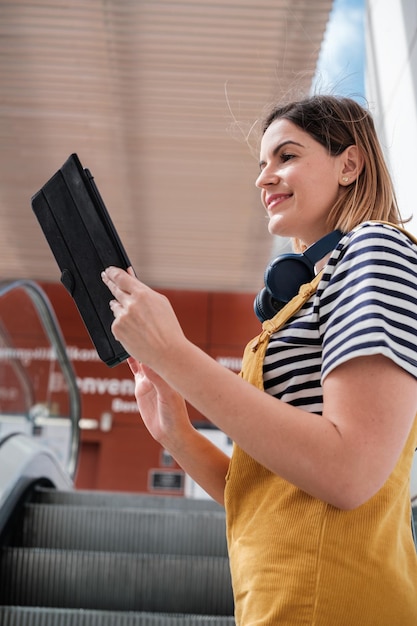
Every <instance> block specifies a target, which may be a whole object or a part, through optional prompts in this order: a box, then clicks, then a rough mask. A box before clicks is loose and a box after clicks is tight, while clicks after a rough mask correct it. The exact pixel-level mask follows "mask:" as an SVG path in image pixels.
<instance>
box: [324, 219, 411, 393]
mask: <svg viewBox="0 0 417 626" xmlns="http://www.w3.org/2000/svg"><path fill="white" fill-rule="evenodd" d="M340 243H341V245H339V247H338V252H337V254H335V255H334V256H332V258H331V260H330V261H329V265H328V274H329V275H328V283H327V285H326V287H325V288H324V290H323V292H322V294H321V297H320V311H319V319H320V322H319V323H320V334H321V337H322V342H323V343H322V345H323V362H322V376H321V377H322V381H323V380H324V378H325V377H326V376H327V375H328V374H329V372H331V371H332V370H333V369H334V368H335V367H337V366H338V365H340V364H342V363H344V362H346V361H348V360H350V359H353V358H355V357H358V356H365V355H373V354H383V355H384V356H386V357H388V358H389V359H391V360H392V361H394V362H395V363H396V364H397V365H399V366H400V367H402V368H403V369H404V370H406V371H407V372H409V373H410V374H411V375H412V376H414V377H415V378H417V246H416V245H415V244H414V243H413V242H412V241H411V240H410V239H409V238H408V237H407V236H406V235H405V234H404V233H402V232H401V231H399V230H398V229H396V228H393V227H390V226H387V225H383V224H375V223H367V224H364V225H362V226H361V227H360V228H358V229H355V230H354V231H352V233H350V234H348V235H346V237H345V238H344V239H343V240H342V242H340Z"/></svg>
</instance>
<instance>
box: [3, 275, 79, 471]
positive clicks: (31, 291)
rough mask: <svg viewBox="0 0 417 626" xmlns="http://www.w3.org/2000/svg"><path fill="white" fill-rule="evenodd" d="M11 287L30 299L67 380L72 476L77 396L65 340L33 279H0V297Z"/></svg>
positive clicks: (76, 449) (75, 457) (76, 451)
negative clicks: (21, 290) (19, 290)
mask: <svg viewBox="0 0 417 626" xmlns="http://www.w3.org/2000/svg"><path fill="white" fill-rule="evenodd" d="M14 289H23V290H24V291H25V292H26V293H27V294H28V296H29V297H30V299H31V300H32V302H33V304H34V306H35V309H36V311H37V312H38V314H39V318H40V320H41V322H42V325H43V327H44V329H45V332H46V334H47V336H48V338H49V340H50V342H51V345H52V347H53V348H54V350H55V354H56V357H57V360H58V363H59V365H60V367H61V370H62V373H63V375H64V377H65V380H66V383H67V387H68V395H69V409H70V411H69V412H70V418H71V447H70V455H69V459H68V464H67V467H66V469H67V471H68V473H69V475H70V476H71V478H74V476H75V472H76V469H77V463H78V454H79V439H80V427H79V421H80V417H81V399H80V392H79V389H78V385H77V381H76V376H75V372H74V369H73V367H72V364H71V361H70V359H69V358H68V354H67V351H66V347H65V340H64V338H63V334H62V331H61V328H60V326H59V323H58V320H57V318H56V315H55V312H54V310H53V307H52V305H51V303H50V301H49V299H48V297H47V295H46V294H45V292H44V291H43V289H42V288H41V287H40V286H39V285H38V284H37V283H35V282H34V281H33V280H25V279H16V280H3V281H0V297H2V296H4V295H5V294H7V293H9V292H10V291H12V290H14Z"/></svg>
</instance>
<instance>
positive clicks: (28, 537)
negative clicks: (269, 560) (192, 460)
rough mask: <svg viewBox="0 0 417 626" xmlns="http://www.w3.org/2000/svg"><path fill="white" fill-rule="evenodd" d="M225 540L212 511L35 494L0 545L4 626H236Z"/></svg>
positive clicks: (174, 501) (190, 505) (164, 501)
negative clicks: (213, 625) (93, 625)
mask: <svg viewBox="0 0 417 626" xmlns="http://www.w3.org/2000/svg"><path fill="white" fill-rule="evenodd" d="M210 505H212V506H210ZM224 537H225V528H224V513H223V511H222V510H221V509H220V507H216V505H214V504H213V503H211V502H206V501H192V500H186V499H179V498H175V497H155V496H146V495H144V496H141V495H136V494H121V493H119V494H112V493H103V492H81V491H80V492H77V491H57V490H54V489H51V488H47V487H45V486H37V487H35V488H34V489H32V490H31V492H30V494H27V495H26V497H25V501H24V502H23V503H21V505H20V506H19V507H18V510H17V511H15V513H14V516H13V521H12V524H10V525H9V527H8V529H7V531H6V533H5V536H4V539H3V546H2V548H1V558H0V580H1V581H2V583H1V586H0V605H1V606H0V623H1V624H2V626H28V625H31V626H35V625H39V624H42V625H43V626H49V625H51V626H52V625H56V624H57V625H58V624H59V625H61V624H62V625H65V626H73V625H74V626H75V625H77V626H84V625H90V624H100V626H107V625H124V624H126V625H127V624H129V625H132V626H133V625H145V624H146V625H148V624H149V626H150V625H151V624H158V625H160V626H165V625H167V626H168V625H170V626H171V625H172V626H174V625H177V624H178V625H180V624H184V625H186V624H190V625H194V624H195V625H197V624H200V625H202V626H203V625H204V626H205V625H206V624H207V625H209V624H218V625H219V626H220V625H221V626H226V625H231V624H234V620H233V617H232V615H233V598H232V591H231V584H230V575H229V569H228V560H227V556H226V546H225V539H224Z"/></svg>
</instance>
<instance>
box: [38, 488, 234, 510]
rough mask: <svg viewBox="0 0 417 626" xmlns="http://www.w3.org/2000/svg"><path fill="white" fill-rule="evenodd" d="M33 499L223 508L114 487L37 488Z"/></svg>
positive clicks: (79, 502) (107, 504)
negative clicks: (114, 489) (78, 488)
mask: <svg viewBox="0 0 417 626" xmlns="http://www.w3.org/2000/svg"><path fill="white" fill-rule="evenodd" d="M34 501H35V502H42V503H44V504H69V505H80V506H106V507H113V508H117V507H122V508H132V507H134V508H148V509H153V510H155V509H170V510H172V509H174V510H182V511H184V510H185V511H219V512H223V513H224V508H223V507H221V506H220V504H217V502H214V500H211V499H201V500H198V499H194V498H182V497H176V496H158V495H156V496H154V495H151V494H145V493H123V492H113V491H109V492H107V491H88V490H73V491H57V490H55V489H45V488H38V489H37V490H36V492H35V494H34Z"/></svg>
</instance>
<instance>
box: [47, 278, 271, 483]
mask: <svg viewBox="0 0 417 626" xmlns="http://www.w3.org/2000/svg"><path fill="white" fill-rule="evenodd" d="M41 286H42V288H43V289H44V291H45V292H46V294H47V296H48V297H49V299H50V301H51V304H52V305H53V307H54V309H55V312H56V315H57V318H58V321H59V324H60V326H61V329H62V332H63V335H64V338H65V341H66V344H67V346H68V350H69V354H70V356H71V358H72V362H73V366H74V370H75V373H76V376H77V379H78V384H79V388H80V392H81V399H82V418H83V421H82V425H83V426H85V425H87V426H91V427H90V428H82V430H81V453H80V461H79V467H78V472H77V476H76V487H78V488H83V489H103V490H117V491H119V490H121V491H138V492H151V493H172V494H177V495H182V479H183V476H182V472H180V471H179V468H178V466H177V465H176V464H175V463H173V462H172V459H170V458H169V457H167V455H166V454H164V451H163V450H162V449H161V447H160V446H159V445H158V444H157V443H156V442H155V441H154V440H153V439H152V438H151V437H150V435H149V434H148V432H147V430H146V428H145V427H144V426H143V424H142V422H141V419H140V416H139V414H138V412H137V409H136V404H135V401H134V397H133V380H132V376H131V373H130V370H129V367H128V366H127V364H126V363H122V364H120V365H117V366H116V367H114V368H109V367H107V366H106V365H105V364H104V363H102V362H101V361H100V360H99V359H98V357H97V356H96V353H95V350H94V348H93V346H92V343H91V340H90V338H89V336H88V334H87V332H86V330H85V328H84V325H83V322H82V320H81V318H80V315H79V313H78V311H77V309H76V307H75V305H74V302H73V300H72V298H71V297H70V296H69V295H68V293H67V292H66V290H65V289H64V287H63V286H62V285H61V284H60V283H41ZM160 291H161V292H162V293H164V294H165V295H166V296H168V298H169V299H170V301H171V303H172V305H173V308H174V310H175V312H176V314H177V316H178V318H179V321H180V323H181V325H182V328H183V330H184V332H185V334H186V336H187V337H188V338H189V339H190V340H191V341H192V342H193V343H195V344H196V345H198V346H199V347H200V348H202V349H203V350H204V351H206V352H207V353H208V354H210V355H211V356H213V357H214V358H216V359H218V360H219V361H220V362H221V363H223V364H225V365H226V366H228V367H230V368H231V369H234V370H236V371H237V370H238V369H239V359H240V357H241V355H242V351H243V348H244V346H245V345H246V343H247V341H249V340H250V339H251V338H252V337H253V336H255V335H256V334H257V333H258V332H259V329H260V325H259V322H258V320H257V319H256V317H255V314H254V313H253V306H252V305H253V299H254V294H228V293H213V292H195V291H171V290H169V291H168V290H160ZM59 382H60V381H59V378H58V379H57V380H56V384H57V387H59ZM189 408H190V415H191V419H192V420H193V421H194V422H200V421H202V420H203V417H202V416H201V415H200V414H198V413H197V411H195V410H194V409H193V408H192V407H189ZM109 418H110V422H111V425H110V428H109V429H108V430H106V429H105V428H106V422H108V420H109ZM85 420H91V421H90V422H88V421H87V422H86V421H85ZM103 420H104V429H103V427H101V426H100V424H102V421H103ZM107 427H108V424H107Z"/></svg>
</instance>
